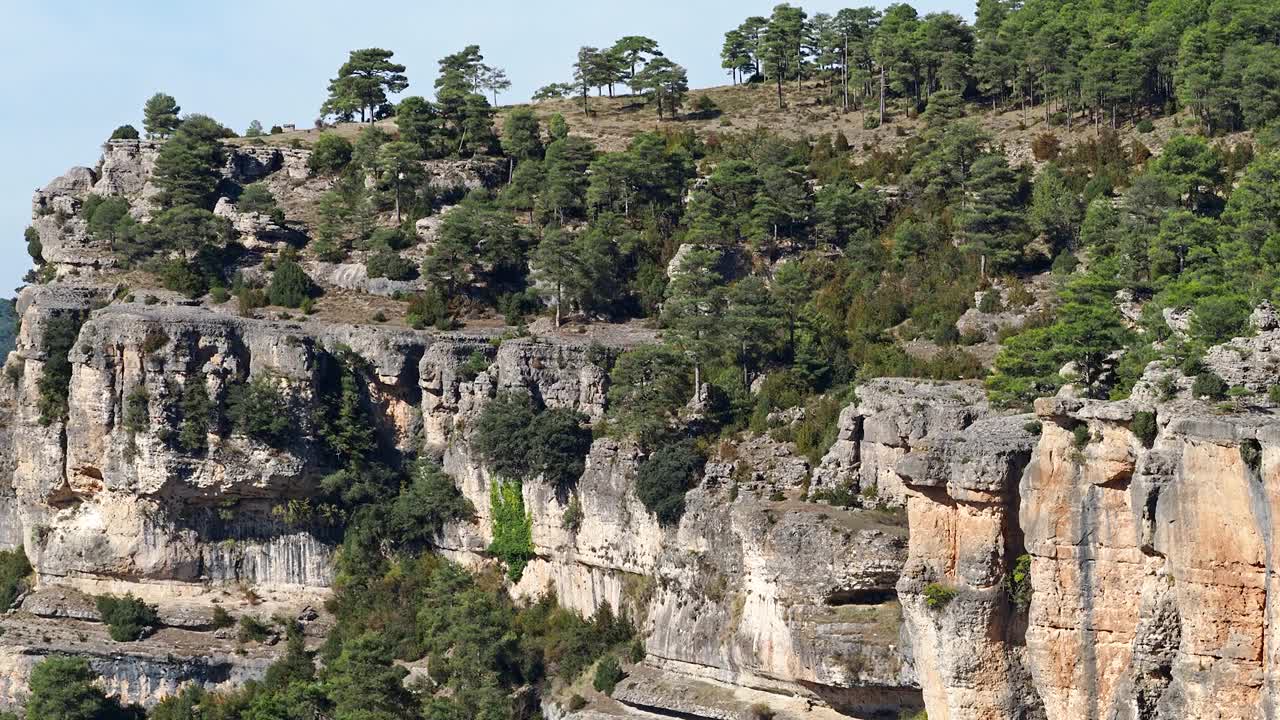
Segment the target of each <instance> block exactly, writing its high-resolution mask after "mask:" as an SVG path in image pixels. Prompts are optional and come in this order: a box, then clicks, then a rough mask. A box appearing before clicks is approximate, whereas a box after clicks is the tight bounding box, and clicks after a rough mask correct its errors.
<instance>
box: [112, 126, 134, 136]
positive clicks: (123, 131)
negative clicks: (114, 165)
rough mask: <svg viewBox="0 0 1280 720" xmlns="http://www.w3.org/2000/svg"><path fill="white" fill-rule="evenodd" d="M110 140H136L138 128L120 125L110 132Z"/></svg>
mask: <svg viewBox="0 0 1280 720" xmlns="http://www.w3.org/2000/svg"><path fill="white" fill-rule="evenodd" d="M111 139H112V140H137V139H138V128H136V127H134V126H132V125H121V126H120V127H118V128H116V129H115V130H112V131H111Z"/></svg>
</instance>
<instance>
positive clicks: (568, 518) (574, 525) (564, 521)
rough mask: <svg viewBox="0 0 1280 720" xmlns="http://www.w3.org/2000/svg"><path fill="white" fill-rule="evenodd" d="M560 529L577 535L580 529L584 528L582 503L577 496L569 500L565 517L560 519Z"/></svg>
mask: <svg viewBox="0 0 1280 720" xmlns="http://www.w3.org/2000/svg"><path fill="white" fill-rule="evenodd" d="M560 527H562V528H564V529H565V530H568V531H569V532H575V533H576V532H578V528H580V527H582V502H581V501H579V500H578V496H577V495H574V496H573V497H571V498H569V504H568V505H567V506H565V509H564V515H562V516H561V517H560Z"/></svg>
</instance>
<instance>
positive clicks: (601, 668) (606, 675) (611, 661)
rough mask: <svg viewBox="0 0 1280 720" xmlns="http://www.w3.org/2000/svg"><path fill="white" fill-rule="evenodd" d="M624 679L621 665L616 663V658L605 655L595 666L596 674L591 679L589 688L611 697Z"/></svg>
mask: <svg viewBox="0 0 1280 720" xmlns="http://www.w3.org/2000/svg"><path fill="white" fill-rule="evenodd" d="M625 677H626V675H625V674H624V673H623V672H622V665H620V664H619V663H618V658H616V657H614V656H612V655H606V656H604V658H602V659H601V660H600V663H599V664H598V665H596V674H595V677H593V678H592V679H591V687H593V688H595V689H596V690H597V691H599V692H602V693H604V694H605V695H612V694H613V690H614V688H616V687H617V686H618V683H620V682H622V679H623V678H625Z"/></svg>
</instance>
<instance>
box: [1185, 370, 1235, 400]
mask: <svg viewBox="0 0 1280 720" xmlns="http://www.w3.org/2000/svg"><path fill="white" fill-rule="evenodd" d="M1191 395H1192V396H1193V397H1197V398H1209V399H1210V400H1221V399H1222V398H1224V397H1226V396H1227V384H1226V383H1225V382H1223V380H1222V378H1220V377H1218V376H1217V375H1215V374H1213V373H1212V372H1207V371H1206V372H1202V373H1200V374H1199V375H1196V379H1195V382H1193V383H1192V384H1191Z"/></svg>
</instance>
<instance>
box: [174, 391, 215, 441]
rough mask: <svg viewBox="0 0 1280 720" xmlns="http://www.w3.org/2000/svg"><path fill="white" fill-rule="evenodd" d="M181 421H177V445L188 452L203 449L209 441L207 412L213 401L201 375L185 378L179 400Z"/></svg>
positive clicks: (209, 410)
mask: <svg viewBox="0 0 1280 720" xmlns="http://www.w3.org/2000/svg"><path fill="white" fill-rule="evenodd" d="M179 407H180V409H181V410H182V421H181V422H179V423H178V446H179V447H181V448H182V449H183V450H186V451H187V452H189V453H198V452H202V451H204V449H205V448H206V447H207V446H208V443H209V414H210V412H211V411H212V410H213V403H211V402H210V401H209V390H208V388H206V387H205V385H204V378H203V377H196V376H192V377H190V378H188V379H187V384H186V387H184V388H183V389H182V399H181V400H180V401H179Z"/></svg>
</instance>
